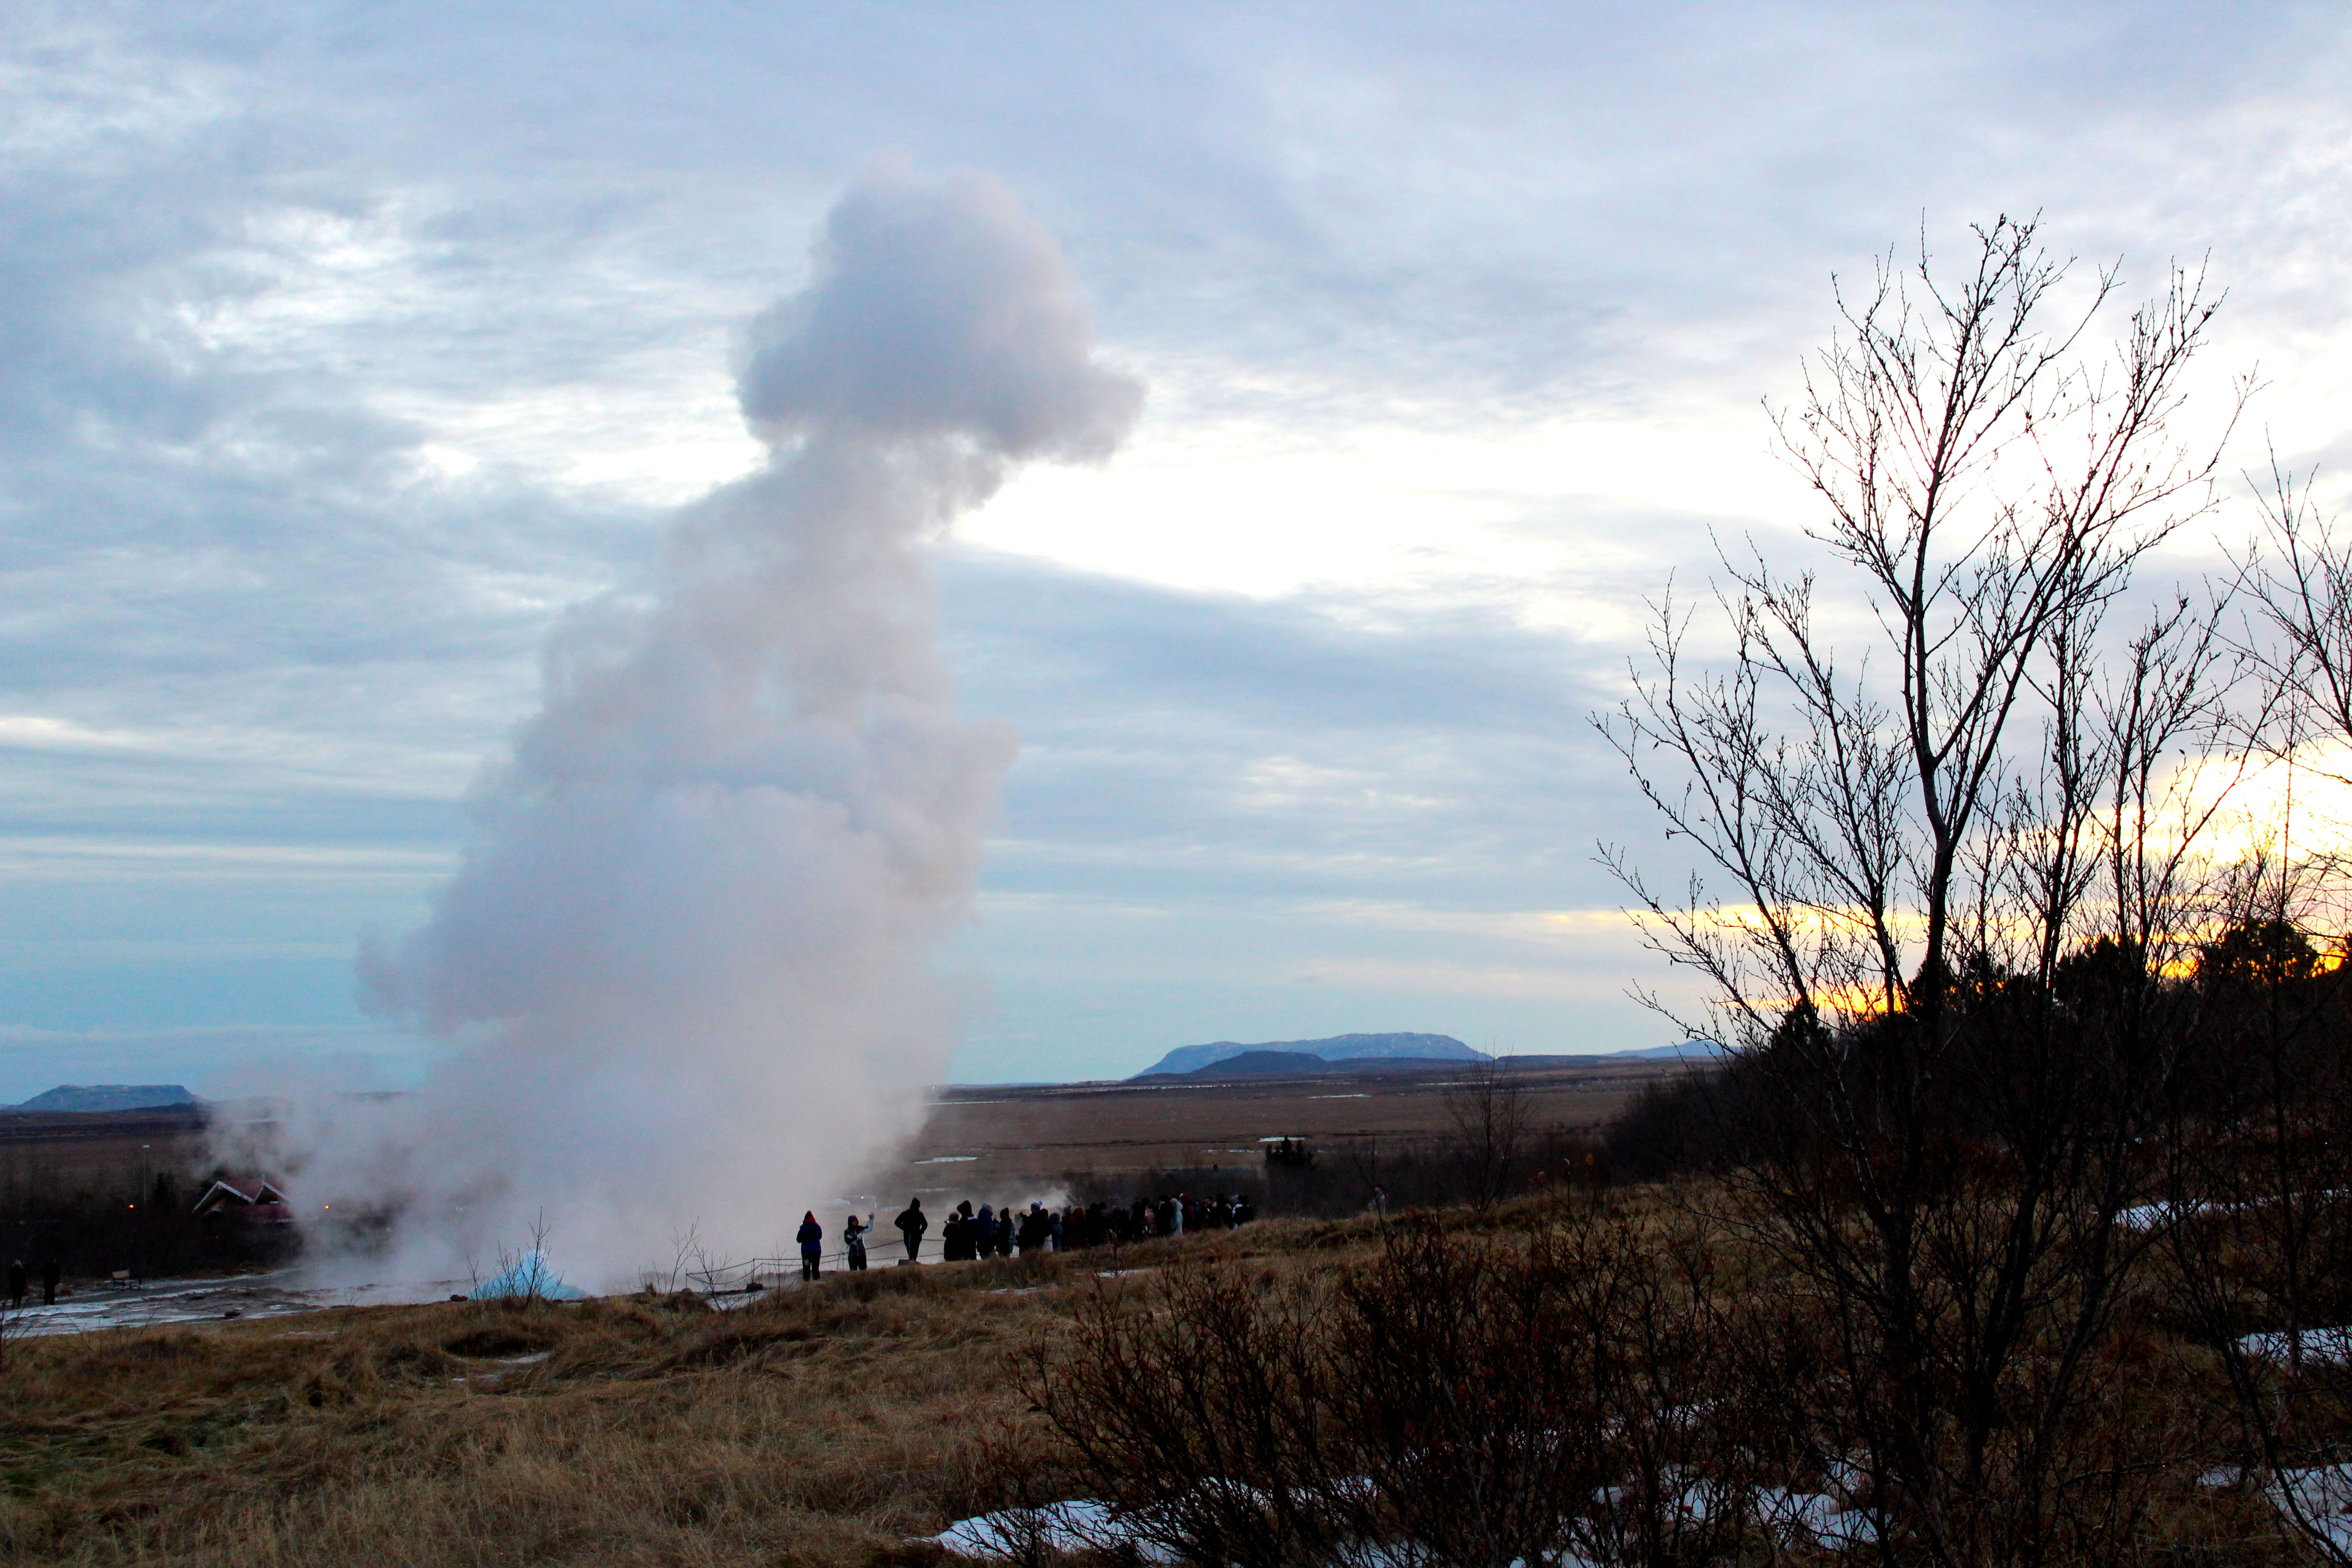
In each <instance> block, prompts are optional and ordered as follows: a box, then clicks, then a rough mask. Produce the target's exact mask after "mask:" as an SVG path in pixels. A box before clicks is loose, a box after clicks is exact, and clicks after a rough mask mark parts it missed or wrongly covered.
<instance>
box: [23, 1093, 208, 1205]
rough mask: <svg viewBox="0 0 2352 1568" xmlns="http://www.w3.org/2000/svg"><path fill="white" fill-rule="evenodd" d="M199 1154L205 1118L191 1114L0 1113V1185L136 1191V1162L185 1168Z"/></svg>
mask: <svg viewBox="0 0 2352 1568" xmlns="http://www.w3.org/2000/svg"><path fill="white" fill-rule="evenodd" d="M204 1157H205V1132H204V1121H203V1117H202V1115H201V1114H200V1113H198V1112H196V1111H194V1110H183V1109H179V1108H176V1107H173V1108H165V1109H162V1110H111V1111H70V1110H58V1111H9V1112H5V1113H0V1188H14V1189H16V1190H18V1191H23V1190H25V1189H26V1188H29V1187H36V1186H40V1187H49V1188H62V1189H64V1190H66V1191H78V1190H81V1189H83V1188H86V1187H90V1186H97V1185H102V1184H108V1183H117V1184H121V1186H122V1187H123V1188H124V1189H125V1191H126V1192H131V1193H134V1194H135V1192H136V1190H137V1186H138V1182H139V1174H140V1171H141V1169H142V1164H143V1165H144V1166H145V1167H146V1168H147V1169H150V1170H152V1171H156V1172H174V1173H176V1172H183V1171H192V1170H194V1168H196V1167H197V1166H198V1165H200V1164H201V1163H203V1160H204Z"/></svg>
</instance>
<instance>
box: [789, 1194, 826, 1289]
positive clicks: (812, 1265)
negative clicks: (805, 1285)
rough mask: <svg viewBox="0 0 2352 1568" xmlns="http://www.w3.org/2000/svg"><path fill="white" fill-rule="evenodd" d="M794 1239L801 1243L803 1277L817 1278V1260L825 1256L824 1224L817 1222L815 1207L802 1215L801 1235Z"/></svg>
mask: <svg viewBox="0 0 2352 1568" xmlns="http://www.w3.org/2000/svg"><path fill="white" fill-rule="evenodd" d="M793 1239H795V1240H797V1241H798V1242H799V1243H800V1244H801V1278H802V1279H803V1280H807V1279H815V1278H816V1276H817V1267H816V1266H817V1261H818V1259H820V1258H823V1257H824V1226H821V1225H819V1224H817V1222H816V1211H815V1210H814V1209H811V1210H809V1211H808V1213H806V1214H804V1215H801V1229H800V1235H799V1236H798V1237H794V1238H793Z"/></svg>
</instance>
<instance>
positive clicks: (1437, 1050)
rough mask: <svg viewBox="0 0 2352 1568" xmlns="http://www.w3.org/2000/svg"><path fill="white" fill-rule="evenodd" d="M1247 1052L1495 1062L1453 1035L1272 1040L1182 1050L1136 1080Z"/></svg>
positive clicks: (1325, 1057) (1340, 1059)
mask: <svg viewBox="0 0 2352 1568" xmlns="http://www.w3.org/2000/svg"><path fill="white" fill-rule="evenodd" d="M1244 1052H1247V1053H1249V1054H1251V1055H1253V1056H1255V1055H1260V1054H1271V1053H1276V1052H1279V1053H1282V1054H1284V1055H1286V1056H1295V1057H1319V1058H1322V1060H1323V1061H1324V1062H1327V1063H1328V1062H1358V1061H1378V1060H1382V1059H1386V1058H1395V1057H1412V1058H1420V1059H1423V1060H1429V1061H1448V1062H1483V1061H1489V1060H1492V1059H1493V1058H1490V1057H1488V1056H1487V1055H1486V1052H1484V1051H1474V1050H1472V1049H1471V1048H1470V1047H1467V1046H1465V1045H1464V1044H1463V1043H1462V1042H1461V1041H1459V1040H1457V1039H1455V1038H1454V1037H1453V1036H1451V1035H1334V1036H1332V1037H1330V1038H1329V1039H1328V1040H1269V1041H1267V1042H1266V1043H1265V1044H1264V1045H1255V1046H1244V1045H1241V1044H1238V1043H1236V1042H1234V1041H1233V1040H1219V1041H1218V1042H1217V1043H1216V1044H1215V1045H1213V1046H1179V1047H1176V1048H1175V1049H1174V1050H1172V1051H1171V1052H1169V1053H1168V1054H1167V1055H1166V1056H1164V1057H1161V1058H1160V1059H1159V1060H1158V1061H1156V1062H1154V1063H1152V1064H1151V1066H1150V1067H1148V1068H1144V1069H1143V1071H1141V1072H1139V1073H1138V1074H1136V1075H1135V1076H1136V1077H1138V1078H1149V1077H1150V1076H1151V1075H1153V1074H1155V1073H1189V1072H1197V1071H1199V1070H1200V1069H1201V1068H1204V1067H1207V1066H1209V1065H1210V1064H1211V1063H1213V1062H1222V1061H1227V1060H1230V1059H1231V1058H1234V1057H1238V1056H1240V1055H1242V1054H1243V1053H1244ZM1300 1065H1301V1067H1302V1068H1304V1070H1307V1071H1309V1072H1311V1071H1313V1070H1315V1069H1314V1068H1313V1067H1311V1066H1307V1065H1306V1064H1303V1063H1302V1064H1300ZM1256 1070H1274V1069H1271V1068H1262V1069H1256ZM1294 1070H1297V1069H1294Z"/></svg>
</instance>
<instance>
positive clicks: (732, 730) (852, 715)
mask: <svg viewBox="0 0 2352 1568" xmlns="http://www.w3.org/2000/svg"><path fill="white" fill-rule="evenodd" d="M740 399H741V405H742V410H743V414H744V416H745V418H746V419H747V420H749V422H750V423H751V427H752V429H753V430H754V431H756V432H757V433H758V434H759V435H760V437H761V438H762V439H763V440H765V441H766V442H767V443H768V444H769V446H770V447H771V453H770V458H769V461H768V463H767V465H766V466H765V467H764V468H762V469H761V471H760V472H758V473H757V474H755V475H753V476H752V477H751V478H749V479H744V480H742V481H740V482H739V483H735V484H731V485H729V486H727V487H725V488H723V489H719V490H718V491H716V492H714V493H713V494H712V495H710V496H709V497H708V498H706V499H705V500H702V501H701V502H698V503H697V504H696V505H694V506H693V507H691V508H689V509H688V510H685V511H684V512H682V513H681V514H680V515H679V516H678V517H677V519H676V520H675V521H674V522H673V523H672V524H671V526H670V529H669V531H668V534H667V539H666V541H665V547H664V550H663V552H662V555H661V560H660V566H659V569H658V573H657V575H656V580H655V581H654V583H653V584H651V585H650V587H649V590H648V591H647V592H646V594H645V595H642V596H641V597H637V598H630V599H621V598H614V599H611V600H607V601H604V602H601V603H598V604H595V605H591V606H589V607H587V608H585V609H583V610H581V611H579V612H577V613H575V614H574V615H572V616H571V617H570V618H568V619H567V620H566V621H565V622H564V623H563V624H562V626H561V628H560V629H559V630H558V631H557V632H556V633H555V634H554V635H553V636H552V637H551V638H550V640H549V644H548V647H547V650H546V654H545V669H544V685H545V691H544V701H543V706H542V708H541V711H540V712H539V713H538V714H537V715H536V716H535V717H534V718H532V719H531V720H530V721H529V723H528V724H526V725H525V726H524V728H523V730H522V731H521V732H520V736H519V737H518V738H517V740H516V742H515V744H514V750H513V755H512V757H511V758H510V759H509V760H507V761H506V762H505V763H503V765H501V766H499V767H498V768H496V769H494V770H493V771H491V772H490V773H488V774H487V775H486V776H485V778H484V780H483V781H482V783H481V784H480V785H479V786H478V792H477V798H476V799H475V802H474V815H475V817H476V823H477V831H476V835H475V837H474V839H473V842H472V844H471V845H470V847H468V849H467V853H466V856H465V858H464V861H463V864H462V866H461V868H460V869H459V870H458V872H457V875H456V877H455V878H454V879H453V880H452V881H451V882H450V883H449V884H448V886H447V887H446V888H445V889H443V890H442V892H441V894H440V896H439V898H438V900H437V901H436V905H435V907H434V910H433V914H432V917H431V919H430V920H429V921H427V922H426V924H425V926H424V927H423V928H422V929H421V930H419V931H415V933H414V934H412V935H411V936H409V937H408V938H407V939H406V940H405V941H404V942H400V943H398V944H397V945H396V946H392V947H388V948H387V947H383V946H381V945H378V946H373V947H371V948H370V949H369V950H367V951H365V952H362V974H363V977H364V980H365V982H366V984H367V987H368V989H369V991H370V993H371V994H372V995H373V998H374V999H375V1000H376V1002H377V1003H378V1005H380V1006H381V1007H382V1008H383V1009H384V1010H385V1011H387V1012H390V1013H392V1014H394V1015H395V1016H400V1017H403V1018H405V1019H408V1020H411V1021H413V1022H414V1023H415V1025H416V1026H419V1027H421V1028H422V1029H423V1030H425V1031H426V1032H427V1033H428V1034H430V1035H432V1036H433V1037H437V1038H440V1039H443V1040H446V1041H447V1042H449V1046H450V1049H449V1051H448V1054H447V1055H446V1058H445V1059H444V1060H443V1061H442V1063H441V1065H440V1066H439V1067H438V1068H437V1069H436V1072H435V1073H434V1075H433V1076H432V1078H431V1079H430V1082H429V1084H428V1086H427V1088H426V1089H425V1091H424V1092H423V1093H422V1094H421V1095H419V1096H417V1097H416V1098H415V1100H414V1101H413V1102H411V1103H409V1104H407V1105H404V1106H403V1107H402V1108H401V1110H400V1111H399V1112H398V1113H397V1117H396V1119H397V1121H398V1122H399V1123H400V1125H397V1126H387V1127H384V1128H381V1129H378V1130H376V1131H375V1132H374V1133H373V1135H372V1136H370V1137H366V1138H361V1139H353V1138H352V1137H351V1136H350V1134H351V1133H352V1131H354V1130H352V1129H350V1128H348V1127H346V1128H344V1129H343V1130H341V1138H340V1140H339V1143H340V1147H339V1149H336V1150H331V1151H322V1152H321V1154H320V1162H319V1163H317V1164H314V1165H313V1166H312V1167H311V1170H312V1173H313V1174H312V1175H311V1176H310V1177H309V1178H308V1179H307V1180H306V1184H314V1185H319V1186H333V1187H342V1186H344V1185H346V1184H351V1183H355V1182H356V1183H361V1184H366V1185H368V1186H371V1187H373V1189H374V1190H375V1191H377V1192H379V1193H389V1194H394V1195H395V1196H396V1197H397V1198H398V1199H399V1200H400V1201H402V1202H403V1203H404V1212H405V1214H406V1215H407V1216H408V1218H407V1219H406V1220H405V1221H404V1226H403V1232H402V1244H403V1250H404V1252H405V1253H406V1254H407V1255H408V1258H409V1260H410V1261H411V1262H412V1263H413V1264H415V1266H418V1267H429V1266H432V1265H433V1264H435V1263H436V1262H438V1261H440V1259H437V1258H433V1257H432V1256H430V1253H429V1252H428V1251H426V1250H425V1248H426V1247H440V1248H442V1249H443V1251H444V1253H445V1256H447V1257H454V1256H456V1255H457V1254H458V1253H460V1252H461V1251H474V1252H476V1253H477V1254H481V1253H484V1252H486V1251H487V1250H488V1249H489V1248H492V1247H496V1246H497V1245H499V1243H501V1242H505V1243H508V1244H509V1245H511V1244H514V1243H517V1242H520V1241H521V1240H522V1239H523V1237H524V1235H525V1232H526V1229H527V1227H528V1226H530V1222H531V1220H532V1218H533V1217H534V1216H535V1215H540V1214H541V1213H544V1215H546V1216H547V1220H548V1223H549V1225H550V1226H551V1241H550V1247H551V1249H552V1250H553V1251H555V1252H556V1253H557V1254H558V1256H559V1257H560V1258H561V1260H562V1263H563V1264H564V1266H565V1267H566V1268H569V1269H571V1270H572V1271H573V1272H575V1273H579V1274H585V1275H588V1276H591V1277H594V1276H597V1275H599V1274H601V1275H602V1277H603V1279H602V1282H603V1283H605V1284H618V1283H624V1282H628V1283H633V1282H634V1270H635V1269H636V1268H639V1267H641V1266H643V1265H646V1264H648V1263H653V1262H656V1261H661V1262H667V1260H668V1258H669V1256H670V1248H671V1238H672V1237H673V1236H674V1234H675V1233H676V1232H677V1229H678V1228H679V1227H682V1226H685V1225H687V1224H688V1223H690V1222H698V1224H699V1226H700V1227H701V1233H702V1235H703V1236H704V1237H709V1238H711V1239H713V1240H714V1241H715V1242H717V1243H718V1244H719V1246H721V1247H726V1248H729V1249H731V1250H732V1251H734V1253H735V1254H736V1255H737V1256H743V1255H747V1254H750V1253H751V1252H754V1251H756V1250H758V1249H760V1248H761V1247H772V1246H773V1245H774V1243H775V1242H776V1241H777V1239H778V1238H780V1237H783V1236H786V1235H788V1234H789V1233H790V1221H791V1220H792V1219H793V1218H796V1217H797V1215H798V1214H799V1212H800V1210H801V1209H803V1208H804V1207H807V1206H810V1205H812V1204H813V1203H814V1202H815V1201H816V1200H817V1199H819V1198H822V1197H823V1196H824V1195H826V1194H830V1193H833V1192H835V1191H836V1190H837V1189H836V1186H835V1184H836V1183H838V1182H839V1181H841V1180H844V1179H845V1178H846V1176H847V1175H848V1174H850V1173H852V1172H853V1171H854V1169H855V1167H856V1165H857V1164H858V1163H860V1162H861V1160H863V1159H864V1158H866V1157H868V1156H870V1155H872V1154H873V1153H874V1152H877V1151H878V1150H879V1149H880V1148H882V1147H883V1146H884V1145H886V1144H887V1143H888V1142H891V1141H893V1140H895V1139H897V1138H899V1137H901V1136H903V1135H905V1134H906V1133H907V1132H908V1131H911V1130H912V1128H913V1126H914V1124H915V1123H916V1122H917V1121H919V1117H920V1116H921V1113H922V1102H923V1098H924V1097H923V1093H922V1091H923V1089H924V1088H925V1087H926V1086H927V1085H929V1084H931V1083H934V1082H936V1081H938V1079H939V1078H940V1073H941V1071H942V1069H943V1068H945V1066H946V1063H947V1058H948V1055H949V1052H950V1048H951V1046H952V1044H953V1027H954V1022H955V1019H954V1014H955V1011H956V1008H955V1005H954V998H953V996H952V995H951V994H948V993H947V992H946V991H945V990H944V989H943V987H942V985H941V984H940V982H939V980H938V979H937V978H936V977H935V976H934V974H933V973H932V971H931V967H930V964H931V960H932V955H933V952H934V950H935V948H936V945H937V943H938V942H940V939H941V938H942V937H943V936H945V935H946V934H947V933H949V932H950V931H951V930H952V929H953V928H954V927H955V926H956V925H957V924H958V922H959V921H961V920H962V919H964V918H965V917H966V914H967V911H968V908H969V904H970V900H971V895H972V890H973V886H974V881H975V878H976V875H977V872H978V869H979V864H980V858H981V845H982V829H983V825H984V821H985V819H986V817H987V816H988V814H989V812H990V810H991V808H992V804H993V801H994V798H995V795H996V790H997V786H998V783H999V781H1000V779H1001V778H1002V776H1003V773H1004V771H1005V769H1006V767H1007V766H1008V765H1009V763H1011V761H1012V759H1013V751H1014V742H1013V736H1012V735H1011V734H1010V733H1009V732H1008V731H1005V730H1004V729H1003V728H1001V727H998V726H995V725H990V724H965V723H962V722H961V721H958V719H957V718H956V716H955V714H954V712H953V711H952V708H951V704H950V683H949V680H948V677H947V673H946V671H945V669H944V668H943V667H942V664H941V661H940V655H939V651H938V648H937V646H936V639H935V637H934V633H933V627H932V618H931V587H930V578H929V570H928V567H927V563H926V559H925V554H926V548H927V546H928V545H929V543H930V542H932V541H933V540H935V539H936V538H937V537H938V536H939V535H940V532H941V531H943V530H944V529H946V528H947V527H948V526H949V525H950V523H951V522H952V521H954V520H955V519H956V517H957V516H958V515H959V514H961V513H963V512H966V511H968V510H971V509H972V508H973V507H976V506H978V505H979V504H980V503H982V501H984V500H987V498H988V497H989V496H990V495H991V494H992V492H993V491H994V490H995V489H997V487H998V486H999V485H1000V484H1002V483H1003V480H1004V479H1005V478H1006V476H1007V475H1008V474H1009V473H1010V472H1011V471H1012V469H1013V468H1015V467H1016V466H1018V465H1019V464H1022V463H1024V462H1027V461H1031V460H1035V459H1045V458H1053V459H1062V460H1088V459H1098V458H1104V457H1106V456H1108V454H1109V452H1110V451H1111V450H1112V448H1113V447H1116V446H1117V445H1118V441H1119V440H1120V438H1121V437H1123V436H1124V434H1125V433H1126V431H1127V429H1128V428H1129V426H1130V425H1131V424H1132V423H1133V420H1134V418H1135V416H1136V414H1137V412H1138V410H1139V406H1140V404H1141V389H1140V387H1139V384H1137V383H1136V382H1135V381H1133V380H1131V379H1130V378H1129V377H1127V376H1125V375H1123V374H1118V373H1117V372H1116V371H1113V370H1110V369H1108V368H1106V367H1105V366H1104V365H1103V364H1102V363H1100V362H1099V361H1098V360H1097V358H1096V355H1095V348H1094V341H1093V331H1092V328H1091V325H1090V322H1089V321H1088V318H1087V312H1086V310H1084V308H1083V307H1082V305H1081V303H1080V301H1079V299H1078V295H1077V290H1076V287H1075V284H1074V282H1073V280H1072V279H1071V277H1070V274H1069V272H1068V270H1067V268H1066V267H1065V265H1064V263H1063V260H1062V258H1061V256H1060V253H1059V251H1058V249H1057V247H1055V244H1054V242H1053V240H1052V238H1051V237H1049V236H1047V235H1046V234H1045V231H1044V230H1042V229H1041V228H1039V227H1038V226H1036V225H1035V224H1034V223H1033V222H1032V221H1030V219H1029V218H1028V217H1027V216H1024V214H1023V213H1022V212H1021V210H1020V209H1019V206H1018V205H1017V204H1016V203H1015V202H1014V201H1013V198H1012V196H1011V195H1009V194H1008V193H1007V192H1006V191H1005V190H1004V189H1003V187H1001V186H1000V185H998V184H996V183H995V182H993V181H992V180H989V179H986V178H982V177H979V176H966V177H961V178H956V179H951V180H949V181H946V182H944V183H940V184H921V183H917V182H915V181H913V180H912V179H909V178H904V177H888V178H882V179H877V180H875V181H873V182H870V183H867V184H862V185H860V186H859V187H857V188H856V189H854V190H853V191H851V192H850V193H849V194H848V195H845V197H844V198H843V199H842V200H841V201H840V203H839V204H838V205H836V206H835V208H834V210H833V212H832V213H831V215H830V216H829V217H828V218H827V220H826V222H825V225H824V229H823V231H822V233H821V235H820V237H819V238H818V240H817V243H816V247H815V274H814V279H813V280H812V281H811V282H810V284H809V286H808V288H807V289H806V290H805V291H804V292H803V293H801V294H800V295H798V296H796V297H794V298H793V299H790V300H785V301H783V302H782V303H781V304H779V305H777V306H776V307H775V308H774V309H772V310H770V311H768V312H767V313H766V314H765V315H763V316H761V318H760V319H759V320H758V321H756V322H755V323H754V324H753V326H752V329H751V335H750V341H749V347H748V353H747V354H746V357H745V359H744V362H743V363H742V366H741V371H740ZM363 1145H365V1146H372V1152H369V1149H368V1148H363V1147H362V1146H363ZM337 1167H340V1168H337ZM837 1223H838V1216H834V1217H832V1218H829V1219H828V1221H827V1227H828V1230H830V1228H831V1227H832V1226H833V1225H835V1224H837Z"/></svg>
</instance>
